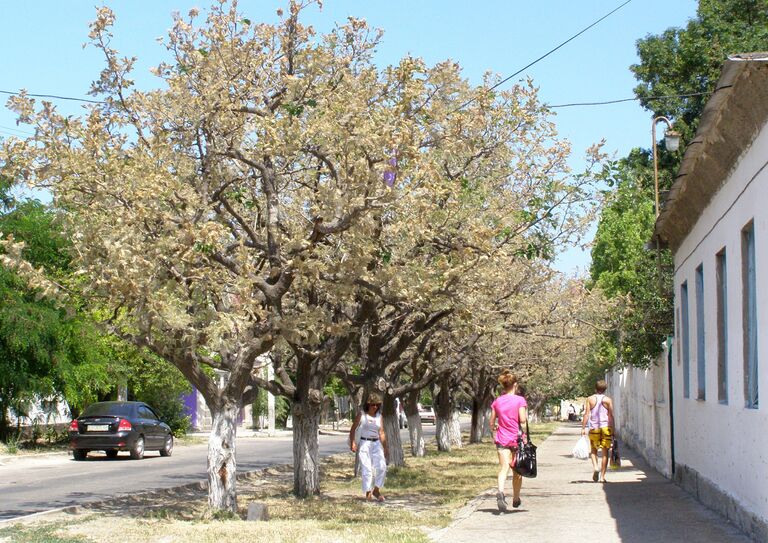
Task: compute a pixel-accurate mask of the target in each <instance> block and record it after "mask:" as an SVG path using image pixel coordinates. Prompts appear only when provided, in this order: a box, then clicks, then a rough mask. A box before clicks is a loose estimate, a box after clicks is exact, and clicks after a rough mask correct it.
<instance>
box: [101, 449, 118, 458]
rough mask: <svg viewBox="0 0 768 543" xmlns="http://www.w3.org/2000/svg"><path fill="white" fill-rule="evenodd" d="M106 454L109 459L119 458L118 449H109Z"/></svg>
mask: <svg viewBox="0 0 768 543" xmlns="http://www.w3.org/2000/svg"><path fill="white" fill-rule="evenodd" d="M104 452H106V453H107V458H117V449H107V450H106V451H104Z"/></svg>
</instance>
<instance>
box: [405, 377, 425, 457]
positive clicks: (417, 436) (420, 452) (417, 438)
mask: <svg viewBox="0 0 768 543" xmlns="http://www.w3.org/2000/svg"><path fill="white" fill-rule="evenodd" d="M418 402H419V391H413V392H410V393H408V397H407V398H406V400H405V415H406V416H407V417H408V437H409V438H410V440H411V455H412V456H417V457H418V456H424V454H425V453H426V451H425V447H424V432H423V430H422V428H421V417H420V416H419V406H418Z"/></svg>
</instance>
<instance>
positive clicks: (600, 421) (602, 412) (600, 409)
mask: <svg viewBox="0 0 768 543" xmlns="http://www.w3.org/2000/svg"><path fill="white" fill-rule="evenodd" d="M603 398H605V395H604V394H597V395H596V397H595V407H593V408H592V409H591V410H590V412H589V429H590V430H596V429H598V428H607V427H608V422H609V421H608V408H607V407H605V406H604V405H603Z"/></svg>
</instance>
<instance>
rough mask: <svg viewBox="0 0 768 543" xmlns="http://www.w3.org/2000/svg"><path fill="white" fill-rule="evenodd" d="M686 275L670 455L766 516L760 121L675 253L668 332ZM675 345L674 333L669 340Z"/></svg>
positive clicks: (766, 192)
mask: <svg viewBox="0 0 768 543" xmlns="http://www.w3.org/2000/svg"><path fill="white" fill-rule="evenodd" d="M750 220H753V221H754V232H755V251H756V254H755V268H756V276H757V281H756V283H757V288H756V296H757V327H758V334H757V336H758V340H757V353H758V354H757V356H758V364H759V378H758V382H759V388H760V396H762V401H761V402H760V403H761V405H760V406H759V408H757V409H749V408H746V406H745V396H744V354H743V353H744V351H743V328H742V324H743V323H742V321H743V319H742V255H741V253H742V249H741V232H742V229H743V228H744V226H745V225H747V224H748V223H749V221H750ZM723 248H725V249H726V255H727V290H728V297H727V301H728V316H727V330H728V345H727V352H728V357H727V360H728V372H727V376H728V402H727V404H725V403H721V402H720V401H718V392H717V391H718V375H717V359H718V343H717V337H718V329H717V315H716V310H717V300H716V296H717V294H716V288H715V287H716V275H715V273H716V271H715V270H716V268H715V266H716V256H715V255H716V254H717V253H718V252H719V251H721V249H723ZM699 265H703V270H704V289H703V292H704V323H705V326H704V331H705V348H704V351H705V359H706V378H705V384H706V397H705V399H704V400H699V399H697V388H698V387H697V385H698V383H697V366H696V361H697V354H698V353H697V352H696V351H697V341H696V337H697V336H696V327H697V322H696V318H697V316H696V315H697V311H696V295H695V270H696V268H697V267H698V266H699ZM685 281H687V283H688V292H689V312H688V313H689V321H690V322H689V330H690V342H689V345H690V397H689V398H684V397H683V363H682V360H681V358H682V357H681V350H680V349H679V348H675V349H674V358H675V361H674V364H673V370H674V373H673V382H674V394H675V398H674V404H675V458H676V461H677V463H678V464H680V465H681V466H682V467H683V468H685V469H682V470H681V472H682V473H686V472H689V471H690V472H691V473H696V477H697V478H698V479H701V480H703V481H706V484H707V485H708V486H709V487H712V488H715V489H717V491H718V492H720V493H722V494H723V495H725V496H726V497H728V498H729V499H732V501H733V502H734V503H736V504H737V505H738V506H739V507H743V508H744V509H746V510H747V511H748V512H751V513H753V514H754V515H755V516H756V517H757V518H758V519H761V520H762V521H763V522H768V129H767V128H766V126H763V128H762V130H761V132H760V134H759V135H758V137H757V139H756V140H755V141H754V142H753V144H752V145H751V146H750V148H749V149H748V150H747V151H746V152H745V154H744V155H742V157H741V159H740V161H739V162H737V166H736V168H735V170H734V171H733V172H732V173H731V174H730V176H729V178H728V180H727V182H726V183H725V185H724V186H723V187H722V188H721V189H720V191H719V192H718V193H717V194H716V195H715V196H714V198H713V199H712V201H711V202H710V203H709V205H708V206H707V207H706V208H705V210H704V212H703V213H702V214H701V216H700V218H699V220H698V222H697V223H696V225H695V226H694V228H693V230H692V231H691V232H690V234H689V235H688V236H687V237H686V238H685V239H684V241H683V243H682V244H681V246H680V248H679V250H678V251H677V252H676V254H675V318H676V337H677V338H679V339H682V335H681V330H680V327H681V322H680V303H681V300H680V287H681V285H682V284H683V282H685ZM676 343H677V344H678V345H680V343H681V341H677V342H676Z"/></svg>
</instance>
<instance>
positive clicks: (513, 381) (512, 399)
mask: <svg viewBox="0 0 768 543" xmlns="http://www.w3.org/2000/svg"><path fill="white" fill-rule="evenodd" d="M499 384H500V385H501V388H502V389H503V391H504V393H503V394H502V395H501V396H499V397H498V398H496V399H495V400H494V402H493V403H492V404H491V419H490V421H489V422H490V427H491V429H492V430H493V441H494V443H496V453H497V454H498V456H499V474H498V485H499V488H498V492H497V493H496V505H497V506H498V508H499V511H500V512H504V511H506V510H507V499H506V496H505V495H504V485H505V483H506V481H507V475H508V474H509V470H510V468H512V467H513V466H514V463H513V462H514V458H515V454H516V453H517V440H518V436H519V435H520V428H521V426H520V425H521V424H523V423H525V422H527V420H528V403H527V402H526V401H525V398H523V397H522V396H520V395H518V394H517V392H518V391H517V377H515V376H514V375H513V374H512V373H511V372H510V371H509V370H504V371H503V372H502V373H501V375H499ZM522 486H523V477H522V475H520V474H518V473H516V472H514V471H513V474H512V507H520V504H521V500H520V490H521V489H522Z"/></svg>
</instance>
